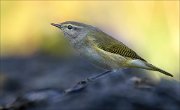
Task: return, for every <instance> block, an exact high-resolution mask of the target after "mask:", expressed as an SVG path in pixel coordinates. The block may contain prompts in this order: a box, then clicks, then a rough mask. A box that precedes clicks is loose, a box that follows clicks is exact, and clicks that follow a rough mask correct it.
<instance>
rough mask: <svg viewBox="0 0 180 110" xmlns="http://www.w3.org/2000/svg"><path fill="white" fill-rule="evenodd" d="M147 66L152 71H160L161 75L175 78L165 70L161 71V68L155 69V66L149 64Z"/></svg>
mask: <svg viewBox="0 0 180 110" xmlns="http://www.w3.org/2000/svg"><path fill="white" fill-rule="evenodd" d="M147 66H148V67H150V70H153V71H159V72H161V73H163V74H165V75H168V76H171V77H173V75H172V74H170V73H168V72H166V71H164V70H162V69H160V68H158V67H155V66H153V65H152V64H147Z"/></svg>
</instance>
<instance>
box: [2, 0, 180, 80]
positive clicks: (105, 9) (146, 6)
mask: <svg viewBox="0 0 180 110" xmlns="http://www.w3.org/2000/svg"><path fill="white" fill-rule="evenodd" d="M69 20H72V21H79V22H83V23H87V24H91V25H94V26H97V27H99V28H101V29H102V30H104V31H105V32H107V33H109V34H110V35H112V36H113V37H116V38H117V39H119V40H121V41H123V42H124V43H125V44H126V45H128V46H129V47H130V48H132V49H133V50H135V51H136V52H137V53H138V54H139V55H140V56H142V57H144V58H145V59H146V60H147V61H149V62H151V63H152V64H155V65H156V66H158V67H161V68H162V69H165V70H167V71H168V72H171V73H172V74H174V75H175V77H176V79H178V74H179V1H178V0H177V1H52V2H50V1H1V36H0V37H1V57H6V56H26V55H32V54H33V53H35V52H37V51H39V50H43V51H47V52H50V53H51V52H52V53H53V52H54V53H53V54H57V53H58V55H62V54H64V52H65V50H66V44H65V43H64V41H63V39H64V38H63V35H62V33H59V30H58V29H57V28H55V27H53V26H51V25H50V23H52V22H54V23H59V22H63V21H69ZM60 35H61V36H60ZM59 36H60V37H59ZM162 76H164V75H162Z"/></svg>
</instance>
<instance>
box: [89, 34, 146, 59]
mask: <svg viewBox="0 0 180 110" xmlns="http://www.w3.org/2000/svg"><path fill="white" fill-rule="evenodd" d="M87 38H89V39H88V40H89V41H90V42H91V43H93V45H96V46H97V47H98V48H100V49H102V50H104V51H107V52H110V53H114V54H119V55H121V56H123V57H126V58H130V59H140V60H142V61H145V60H144V59H143V58H141V57H140V56H139V55H137V54H136V52H134V51H133V50H131V49H130V48H128V47H127V46H126V45H124V44H123V43H122V42H120V41H118V40H116V39H114V38H112V37H111V36H109V35H107V34H106V33H104V32H102V31H101V32H96V34H92V33H90V34H88V35H87Z"/></svg>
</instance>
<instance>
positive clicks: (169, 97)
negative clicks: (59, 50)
mask: <svg viewBox="0 0 180 110" xmlns="http://www.w3.org/2000/svg"><path fill="white" fill-rule="evenodd" d="M0 62H1V69H0V109H2V110H6V109H11V110H13V109H16V110H19V109H21V110H180V83H179V82H178V81H175V80H166V79H162V80H161V81H160V82H158V83H155V82H153V81H151V80H150V79H149V77H148V76H147V75H146V74H144V71H143V70H139V69H125V70H122V71H119V72H116V73H110V74H109V75H107V76H104V77H103V78H100V79H98V80H96V81H92V82H89V83H88V84H86V85H85V86H84V84H83V83H81V84H79V83H78V82H79V81H82V80H85V79H86V78H87V77H89V76H92V75H96V74H98V73H101V72H104V70H100V69H98V68H96V67H94V66H93V65H91V64H89V63H88V62H86V61H84V60H83V59H81V58H71V59H67V58H59V57H54V56H48V55H44V54H37V55H33V56H29V57H23V58H18V57H14V58H12V57H11V58H1V59H0ZM79 86H80V88H79ZM81 86H83V87H82V88H81ZM72 88H75V89H76V90H75V91H68V90H71V89H72ZM67 91H68V92H67Z"/></svg>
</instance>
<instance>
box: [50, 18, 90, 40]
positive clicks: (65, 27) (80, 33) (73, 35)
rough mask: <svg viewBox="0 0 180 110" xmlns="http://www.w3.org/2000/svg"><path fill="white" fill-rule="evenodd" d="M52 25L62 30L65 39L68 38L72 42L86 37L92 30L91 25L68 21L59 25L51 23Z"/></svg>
mask: <svg viewBox="0 0 180 110" xmlns="http://www.w3.org/2000/svg"><path fill="white" fill-rule="evenodd" d="M51 25H53V26H55V27H57V28H59V29H61V30H62V32H63V33H64V35H65V37H68V39H70V40H72V39H81V38H83V37H85V36H86V34H87V33H88V32H89V30H91V28H92V26H90V25H87V24H83V23H79V22H74V21H66V22H63V23H59V24H55V23H51Z"/></svg>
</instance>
